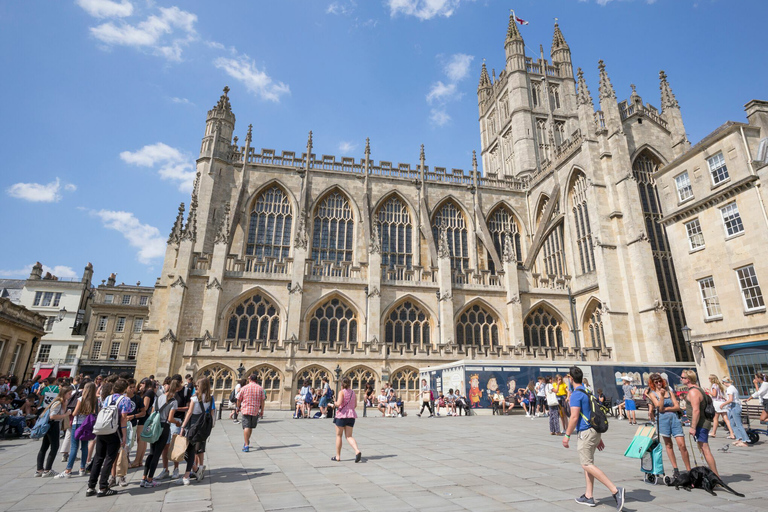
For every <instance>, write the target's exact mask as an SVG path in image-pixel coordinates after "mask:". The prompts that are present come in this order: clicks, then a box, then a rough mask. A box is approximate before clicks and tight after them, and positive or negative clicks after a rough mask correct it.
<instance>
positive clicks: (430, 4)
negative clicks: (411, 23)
mask: <svg viewBox="0 0 768 512" xmlns="http://www.w3.org/2000/svg"><path fill="white" fill-rule="evenodd" d="M460 3H461V0H386V5H387V6H388V7H389V15H390V16H392V17H395V16H397V15H398V14H403V15H405V16H415V17H417V18H419V19H420V20H431V19H432V18H434V17H435V16H443V17H445V18H448V17H450V16H452V15H453V13H454V11H455V10H456V9H457V8H458V7H459V4H460Z"/></svg>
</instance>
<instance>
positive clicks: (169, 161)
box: [120, 142, 195, 192]
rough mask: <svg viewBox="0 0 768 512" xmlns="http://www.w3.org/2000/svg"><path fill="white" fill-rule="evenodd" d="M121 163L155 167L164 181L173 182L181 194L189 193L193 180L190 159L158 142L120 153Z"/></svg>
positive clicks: (193, 169) (193, 175)
mask: <svg viewBox="0 0 768 512" xmlns="http://www.w3.org/2000/svg"><path fill="white" fill-rule="evenodd" d="M120 158H121V159H122V160H123V162H125V163H128V164H131V165H137V166H139V167H157V168H158V169H157V173H158V174H159V175H160V177H161V178H162V179H164V180H170V181H175V182H177V183H178V185H179V190H180V191H182V192H191V191H192V184H193V181H194V179H195V168H194V166H193V165H192V157H191V156H189V155H186V154H184V153H183V152H182V151H180V150H178V149H176V148H172V147H171V146H169V145H167V144H163V143H162V142H158V143H156V144H151V145H148V146H144V147H143V148H141V149H139V150H137V151H134V152H131V151H123V152H122V153H120Z"/></svg>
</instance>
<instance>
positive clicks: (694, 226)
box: [684, 217, 706, 251]
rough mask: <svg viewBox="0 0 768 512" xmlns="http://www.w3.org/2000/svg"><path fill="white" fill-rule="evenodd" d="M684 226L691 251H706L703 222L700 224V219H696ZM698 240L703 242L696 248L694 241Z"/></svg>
mask: <svg viewBox="0 0 768 512" xmlns="http://www.w3.org/2000/svg"><path fill="white" fill-rule="evenodd" d="M684 226H685V234H686V235H687V236H688V247H689V248H690V250H691V251H698V250H701V249H704V247H706V242H705V240H704V233H703V232H702V231H701V222H699V218H698V217H696V218H695V219H693V220H690V221H688V222H686V223H685V224H684ZM697 231H698V232H697ZM698 239H700V240H701V244H700V245H696V246H694V245H693V244H694V241H698Z"/></svg>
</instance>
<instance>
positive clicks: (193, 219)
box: [181, 174, 200, 242]
mask: <svg viewBox="0 0 768 512" xmlns="http://www.w3.org/2000/svg"><path fill="white" fill-rule="evenodd" d="M199 177H200V175H199V174H198V178H199ZM195 184H197V180H195ZM181 240H192V241H193V242H194V241H196V240H197V193H196V192H193V193H192V201H191V202H190V204H189V215H188V216H187V225H186V226H185V227H184V231H183V232H182V234H181Z"/></svg>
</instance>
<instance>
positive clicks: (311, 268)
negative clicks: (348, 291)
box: [304, 260, 368, 281]
mask: <svg viewBox="0 0 768 512" xmlns="http://www.w3.org/2000/svg"><path fill="white" fill-rule="evenodd" d="M304 275H305V276H306V277H307V279H308V280H310V281H319V280H323V279H324V278H335V279H341V280H345V281H358V280H365V279H367V278H368V267H354V266H352V262H351V261H341V262H336V261H333V260H322V261H320V262H319V263H318V262H315V261H312V260H309V261H307V262H306V269H305V272H304Z"/></svg>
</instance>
